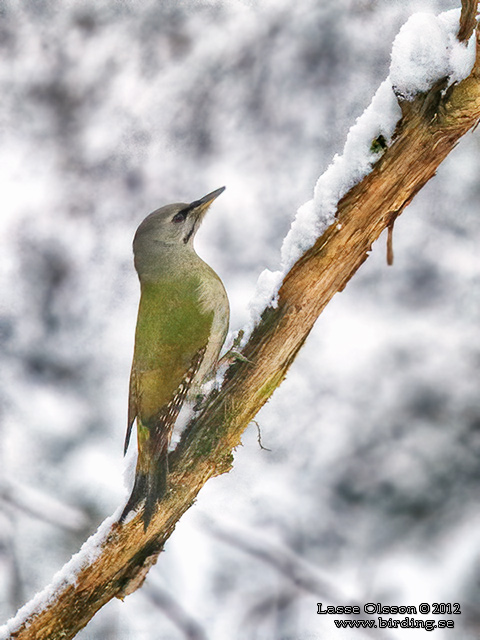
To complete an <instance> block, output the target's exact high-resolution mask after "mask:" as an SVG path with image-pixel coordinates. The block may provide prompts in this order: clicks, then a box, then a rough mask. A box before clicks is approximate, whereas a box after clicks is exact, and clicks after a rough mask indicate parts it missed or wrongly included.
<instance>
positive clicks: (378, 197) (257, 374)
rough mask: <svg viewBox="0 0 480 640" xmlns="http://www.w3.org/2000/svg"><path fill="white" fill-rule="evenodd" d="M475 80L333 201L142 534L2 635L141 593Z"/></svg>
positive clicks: (43, 626)
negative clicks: (333, 218)
mask: <svg viewBox="0 0 480 640" xmlns="http://www.w3.org/2000/svg"><path fill="white" fill-rule="evenodd" d="M473 4H475V8H476V4H477V3H476V2H475V3H473ZM473 4H472V3H471V2H468V0H465V2H464V9H465V11H464V14H462V15H464V22H463V23H462V27H461V29H463V30H464V32H465V33H468V29H470V28H471V27H472V25H471V16H472V11H471V10H470V12H469V11H468V8H469V7H470V9H471V7H472V6H473ZM468 16H470V18H468ZM463 25H467V26H465V27H464V26H463ZM468 25H470V26H468ZM462 33H463V32H462ZM463 37H465V35H464V36H463ZM477 41H478V31H477ZM479 80H480V64H479V60H478V54H477V62H476V64H475V67H474V70H473V72H472V73H471V75H470V76H469V77H468V78H467V79H466V80H464V81H463V82H461V83H460V84H459V85H457V86H454V87H453V88H450V89H448V90H447V91H446V92H445V86H446V81H445V82H440V83H437V85H436V86H435V87H433V88H432V90H431V91H429V92H428V93H427V94H424V95H421V96H419V97H418V98H417V99H416V100H415V101H414V102H411V103H404V104H403V105H402V112H403V118H402V120H401V121H400V123H399V124H398V127H397V131H396V135H395V139H394V141H393V143H392V144H391V145H390V147H389V148H388V149H386V151H385V152H384V154H383V156H382V157H381V159H380V160H379V161H378V162H377V164H376V165H375V167H374V168H373V170H372V171H371V173H370V174H369V175H367V176H366V178H364V180H362V181H361V182H360V183H359V184H357V185H356V186H355V187H353V188H352V189H351V190H350V191H349V192H348V193H347V194H346V195H345V197H344V198H343V199H342V200H341V201H340V203H339V207H338V224H334V225H332V226H331V227H329V228H328V229H327V231H326V232H325V233H324V234H323V235H322V236H321V237H320V238H318V240H317V242H316V243H315V245H314V246H313V247H312V248H311V249H310V250H309V251H308V252H307V253H306V254H305V255H304V256H302V257H301V258H300V259H299V260H298V262H297V263H296V264H295V265H294V266H293V268H292V269H291V270H290V272H289V273H288V274H287V276H286V277H285V279H284V282H283V284H282V287H281V289H280V293H279V302H278V306H277V308H275V309H273V308H268V309H267V310H266V311H265V312H264V313H263V316H262V320H261V322H260V324H259V325H258V326H257V328H256V329H255V331H254V332H253V334H252V336H251V337H250V339H249V341H248V344H247V345H246V347H245V348H244V350H243V355H244V356H245V358H246V359H247V360H248V362H246V361H245V362H243V361H242V362H240V361H237V362H236V363H235V364H234V365H232V366H231V367H230V369H229V371H228V372H227V376H226V379H225V382H224V384H223V387H222V389H221V390H220V392H218V393H217V394H216V395H215V396H211V397H210V398H209V400H208V403H207V404H206V406H205V408H204V409H203V411H202V413H201V414H200V416H199V417H198V418H196V420H195V424H191V425H189V428H188V429H187V431H186V432H185V434H184V437H183V439H182V441H181V442H180V444H179V446H178V448H177V450H176V451H175V452H174V454H173V455H172V456H171V462H170V470H171V473H170V475H169V487H170V491H169V493H168V495H167V496H166V497H165V499H164V500H163V501H162V503H161V504H160V508H159V510H158V511H157V513H156V514H154V516H153V518H152V521H151V524H150V526H149V528H148V530H147V532H146V533H145V532H144V530H143V522H142V519H141V517H140V515H137V516H136V517H134V518H133V519H132V520H131V521H129V522H127V523H124V524H122V525H120V524H118V523H113V524H111V525H110V527H109V529H108V532H107V535H106V536H105V538H104V540H103V542H101V543H100V549H99V553H98V556H97V558H96V559H95V560H93V561H89V560H88V554H84V555H85V562H84V566H83V568H81V569H80V570H79V571H78V573H77V575H76V581H75V584H67V583H64V584H63V585H59V586H58V587H57V589H56V592H55V595H54V596H53V597H52V598H50V600H49V601H48V602H45V603H44V604H43V605H41V604H40V605H39V606H38V607H37V610H36V612H35V613H32V614H30V615H27V616H26V617H24V619H23V620H21V621H19V623H18V624H17V626H16V628H15V629H11V630H10V633H11V635H10V636H8V637H10V638H18V639H22V640H27V639H29V640H34V639H35V640H42V639H47V638H48V639H50V640H56V639H60V638H62V639H65V638H73V637H74V636H75V634H76V633H77V632H78V631H79V630H80V629H82V628H83V627H84V626H85V625H86V624H87V623H88V621H89V620H90V619H91V618H92V617H93V615H94V614H95V613H96V612H97V611H98V610H99V609H100V608H101V607H102V606H103V605H104V604H106V603H107V602H108V601H109V600H110V599H111V598H113V597H120V598H123V597H124V596H126V595H128V594H129V593H131V592H132V591H134V590H135V589H136V588H138V587H139V586H141V584H142V582H143V580H144V578H145V576H146V574H147V572H148V570H149V569H150V567H151V566H152V565H153V564H154V563H155V562H156V560H157V557H158V554H159V553H160V551H161V550H162V548H163V545H164V543H165V541H166V540H167V539H168V537H169V536H170V535H171V534H172V532H173V530H174V528H175V524H176V523H177V522H178V520H179V519H180V518H181V516H182V515H183V513H185V511H186V510H187V509H188V508H189V507H190V506H191V505H192V504H193V502H194V500H195V497H196V495H197V494H198V492H199V491H200V489H201V488H202V486H203V485H204V484H205V482H206V481H207V480H208V479H209V478H211V477H213V476H216V475H219V474H221V473H225V472H227V471H228V470H229V469H230V467H231V463H232V450H233V449H234V448H235V447H236V446H237V445H238V444H240V439H241V435H242V433H243V431H244V429H245V428H246V427H247V425H248V424H249V423H250V422H251V420H252V419H253V418H254V416H255V415H256V413H257V412H258V411H259V410H260V408H261V407H262V406H263V405H264V403H265V402H266V401H267V400H268V399H269V398H270V396H271V395H272V393H273V391H274V390H275V389H276V387H278V385H279V384H280V383H281V382H282V380H283V378H284V377H285V375H286V373H287V370H288V368H289V366H290V365H291V363H292V362H293V360H294V359H295V356H296V355H297V353H298V351H299V349H300V348H301V346H302V345H303V343H304V342H305V340H306V338H307V336H308V334H309V333H310V331H311V329H312V327H313V325H314V323H315V321H316V319H317V317H318V315H319V314H320V313H321V311H322V310H323V309H324V307H325V306H326V305H327V304H328V302H329V301H330V300H331V298H332V297H333V296H334V294H335V293H337V292H338V291H341V290H342V289H343V288H344V287H345V285H346V284H347V282H348V281H349V279H350V278H351V277H352V275H353V274H354V273H355V272H356V270H357V269H358V268H359V266H360V265H361V264H362V263H363V262H364V261H365V260H366V258H367V257H368V254H369V250H370V248H371V245H372V243H373V242H374V241H375V240H376V239H377V238H378V236H379V235H380V234H381V233H382V231H383V230H384V229H385V228H387V227H389V226H391V225H393V223H394V221H395V219H396V218H397V216H398V215H400V214H401V213H402V211H403V210H404V208H405V207H406V206H407V204H408V203H409V202H410V201H411V200H412V198H413V197H414V196H415V194H416V193H417V192H418V191H419V190H420V189H421V188H422V187H423V185H424V184H425V183H426V182H427V181H428V180H430V178H431V177H432V176H434V175H435V172H436V170H437V167H438V166H439V164H440V163H441V162H442V160H443V159H444V158H445V157H446V156H447V155H448V153H449V152H450V151H451V150H452V149H453V148H454V147H455V145H456V144H457V142H458V141H459V139H460V138H461V137H462V136H463V135H464V134H465V133H467V131H469V130H470V129H472V127H474V126H475V125H476V124H477V122H478V120H479V118H480V81H479Z"/></svg>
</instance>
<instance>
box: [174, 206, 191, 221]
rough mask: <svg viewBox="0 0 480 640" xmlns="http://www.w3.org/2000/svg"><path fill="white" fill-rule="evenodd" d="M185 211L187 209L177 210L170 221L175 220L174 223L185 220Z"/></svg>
mask: <svg viewBox="0 0 480 640" xmlns="http://www.w3.org/2000/svg"><path fill="white" fill-rule="evenodd" d="M187 213H188V211H186V210H185V209H183V210H182V211H179V212H178V213H176V214H175V215H174V216H173V218H172V222H175V223H178V222H185V219H186V217H187Z"/></svg>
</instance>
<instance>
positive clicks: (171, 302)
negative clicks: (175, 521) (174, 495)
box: [120, 187, 230, 531]
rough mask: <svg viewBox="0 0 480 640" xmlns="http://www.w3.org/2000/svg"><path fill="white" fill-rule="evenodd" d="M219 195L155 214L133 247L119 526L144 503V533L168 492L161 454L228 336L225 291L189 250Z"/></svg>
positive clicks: (214, 193) (140, 230)
mask: <svg viewBox="0 0 480 640" xmlns="http://www.w3.org/2000/svg"><path fill="white" fill-rule="evenodd" d="M224 190H225V187H221V188H220V189H217V190H216V191H212V193H209V194H208V195H206V196H204V197H203V198H200V200H195V201H194V202H191V203H190V204H186V203H176V204H169V205H166V206H165V207H162V208H160V209H157V210H156V211H154V212H153V213H151V214H150V215H149V216H147V217H146V218H145V220H143V222H142V223H141V224H140V226H139V227H138V229H137V231H136V233H135V237H134V240H133V253H134V264H135V269H136V271H137V274H138V278H139V280H140V291H141V295H140V304H139V308H138V318H137V326H136V330H135V347H134V355H133V363H132V369H131V374H130V393H129V402H128V425H127V434H126V438H125V448H124V452H125V453H126V451H127V448H128V444H129V441H130V435H131V432H132V427H133V424H134V422H135V420H136V422H137V441H138V458H137V467H136V472H135V482H134V486H133V490H132V493H131V495H130V498H129V499H128V502H127V504H126V506H125V509H124V510H123V513H122V515H121V517H120V521H123V520H124V519H125V517H126V516H127V514H128V513H129V512H130V511H132V510H134V509H135V510H136V509H137V508H139V507H140V505H141V504H142V503H144V508H143V523H144V529H145V531H146V530H147V528H148V525H149V523H150V520H151V518H152V516H153V514H154V512H155V508H156V505H157V503H158V502H159V501H160V500H161V499H162V498H163V496H164V495H165V493H166V491H167V475H168V448H169V443H170V439H171V436H172V431H173V428H174V426H175V422H176V420H177V417H178V414H179V412H180V409H181V408H182V405H183V404H184V403H185V401H186V400H189V399H192V398H193V397H194V396H195V395H196V394H197V393H198V392H199V389H200V387H201V385H202V383H203V382H204V381H205V380H206V379H207V378H208V377H209V374H211V372H212V370H213V369H214V367H215V365H216V364H217V361H218V357H219V353H220V349H221V348H222V345H223V343H224V341H225V338H226V335H227V331H228V323H229V315H230V312H229V304H228V298H227V294H226V292H225V287H224V286H223V283H222V281H221V280H220V278H219V276H218V275H217V274H216V273H215V271H214V270H213V269H212V268H211V267H210V266H209V265H208V264H206V262H204V261H203V260H202V259H201V258H200V257H199V256H198V255H197V253H196V251H195V248H194V244H193V242H194V238H195V234H196V232H197V231H198V228H199V226H200V224H201V223H202V220H203V218H204V216H205V213H206V212H207V209H208V208H209V207H210V205H211V204H212V202H213V201H214V200H215V198H217V197H218V196H219V195H220V194H221V193H223V191H224Z"/></svg>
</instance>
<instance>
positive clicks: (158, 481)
mask: <svg viewBox="0 0 480 640" xmlns="http://www.w3.org/2000/svg"><path fill="white" fill-rule="evenodd" d="M167 455H168V450H167V449H166V450H165V451H164V452H162V454H161V455H160V457H159V458H157V459H156V460H153V461H152V462H151V463H150V464H149V465H148V468H147V470H144V469H142V468H141V466H140V465H139V464H137V470H136V472H135V483H134V485H133V489H132V493H131V494H130V498H129V499H128V502H127V504H126V505H125V509H124V510H123V512H122V515H121V516H120V522H123V521H124V520H125V518H126V517H127V515H128V514H129V513H130V512H131V511H134V510H136V509H138V507H139V506H140V505H141V504H142V503H145V504H144V507H143V514H142V518H143V528H144V530H145V531H146V530H147V528H148V525H149V524H150V520H151V519H152V516H153V514H154V513H155V508H156V506H157V502H160V500H161V499H162V498H163V496H164V495H165V493H166V491H167V473H168V461H167Z"/></svg>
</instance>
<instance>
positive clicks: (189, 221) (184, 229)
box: [133, 187, 225, 255]
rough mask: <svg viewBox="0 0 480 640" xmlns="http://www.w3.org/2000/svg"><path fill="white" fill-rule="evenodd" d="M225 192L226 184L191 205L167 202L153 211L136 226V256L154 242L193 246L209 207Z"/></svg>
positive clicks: (134, 242) (134, 245) (134, 246)
mask: <svg viewBox="0 0 480 640" xmlns="http://www.w3.org/2000/svg"><path fill="white" fill-rule="evenodd" d="M223 191H225V187H220V189H217V190H216V191H212V193H209V194H207V195H206V196H204V197H203V198H200V200H194V201H193V202H191V203H190V204H187V203H184V202H177V203H175V204H167V205H166V206H165V207H161V208H160V209H157V210H156V211H154V212H153V213H151V214H150V215H149V216H147V217H146V218H145V220H144V221H143V222H142V223H141V224H140V226H139V227H138V229H137V232H136V234H135V238H134V240H133V250H134V253H135V254H136V255H137V254H138V253H139V252H142V251H143V250H145V249H148V248H151V247H152V245H155V244H160V245H179V246H192V245H193V238H194V237H195V234H196V232H197V230H198V228H199V226H200V224H201V222H202V220H203V218H204V216H205V213H206V212H207V209H208V208H209V206H210V205H211V204H212V202H213V201H214V200H215V198H217V197H218V196H219V195H220V194H221V193H223Z"/></svg>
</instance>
